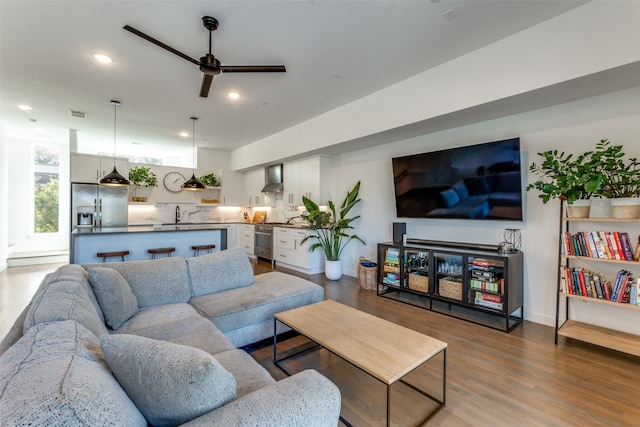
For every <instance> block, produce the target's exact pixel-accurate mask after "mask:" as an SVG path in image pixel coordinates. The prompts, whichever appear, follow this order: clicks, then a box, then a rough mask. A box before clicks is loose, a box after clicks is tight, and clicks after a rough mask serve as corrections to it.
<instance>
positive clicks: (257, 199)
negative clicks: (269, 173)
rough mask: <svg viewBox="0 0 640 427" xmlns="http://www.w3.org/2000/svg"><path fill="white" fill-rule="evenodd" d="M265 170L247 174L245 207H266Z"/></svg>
mask: <svg viewBox="0 0 640 427" xmlns="http://www.w3.org/2000/svg"><path fill="white" fill-rule="evenodd" d="M263 188H264V169H254V170H252V171H248V172H245V174H244V178H243V189H244V192H243V202H242V205H243V206H265V204H266V202H265V193H263V192H262V189H263Z"/></svg>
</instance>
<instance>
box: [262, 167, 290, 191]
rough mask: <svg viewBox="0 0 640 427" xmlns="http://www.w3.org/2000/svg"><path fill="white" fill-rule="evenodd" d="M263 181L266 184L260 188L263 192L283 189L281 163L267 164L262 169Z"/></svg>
mask: <svg viewBox="0 0 640 427" xmlns="http://www.w3.org/2000/svg"><path fill="white" fill-rule="evenodd" d="M264 182H265V183H266V185H265V186H264V188H263V189H262V190H261V191H262V192H263V193H279V192H281V191H283V189H284V185H283V184H282V163H280V164H277V165H271V166H267V167H266V168H265V170H264Z"/></svg>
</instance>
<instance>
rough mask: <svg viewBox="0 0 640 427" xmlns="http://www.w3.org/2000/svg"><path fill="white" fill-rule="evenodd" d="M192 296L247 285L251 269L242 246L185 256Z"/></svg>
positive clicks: (251, 276)
mask: <svg viewBox="0 0 640 427" xmlns="http://www.w3.org/2000/svg"><path fill="white" fill-rule="evenodd" d="M187 265H188V267H189V277H190V279H191V292H192V296H193V297H199V296H201V295H206V294H212V293H216V292H222V291H226V290H229V289H234V288H241V287H243V286H249V285H250V284H252V283H253V269H252V268H251V263H250V262H249V257H248V256H247V253H246V252H245V251H244V249H242V248H234V249H227V250H224V251H220V252H215V253H212V254H208V255H203V256H199V257H193V258H187Z"/></svg>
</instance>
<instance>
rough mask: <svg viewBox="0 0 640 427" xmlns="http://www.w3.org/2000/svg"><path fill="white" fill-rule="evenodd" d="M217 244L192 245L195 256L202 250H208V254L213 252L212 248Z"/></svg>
mask: <svg viewBox="0 0 640 427" xmlns="http://www.w3.org/2000/svg"><path fill="white" fill-rule="evenodd" d="M215 248H216V245H194V246H191V249H193V256H198V255H200V251H207V253H208V254H210V253H211V249H215Z"/></svg>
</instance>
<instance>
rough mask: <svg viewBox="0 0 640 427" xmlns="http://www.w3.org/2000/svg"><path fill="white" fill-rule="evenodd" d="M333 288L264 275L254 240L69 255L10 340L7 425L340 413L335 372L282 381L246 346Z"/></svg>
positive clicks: (291, 421)
mask: <svg viewBox="0 0 640 427" xmlns="http://www.w3.org/2000/svg"><path fill="white" fill-rule="evenodd" d="M323 298H324V291H323V289H322V287H320V286H318V285H316V284H314V283H311V282H309V281H307V280H304V279H301V278H299V277H296V276H292V275H287V274H283V273H279V272H270V273H264V274H261V275H257V276H253V272H252V269H251V265H250V263H249V260H248V258H247V256H246V254H245V253H244V251H243V250H242V249H237V250H236V249H232V250H227V251H222V252H219V253H215V254H209V255H204V256H200V257H197V258H186V259H185V258H178V257H173V258H164V259H159V260H153V261H134V262H125V263H112V264H90V265H83V266H79V265H65V266H63V267H60V268H59V269H58V270H56V271H55V272H53V273H51V274H49V275H47V276H46V277H45V278H44V280H43V281H42V283H41V285H40V288H39V289H38V291H37V292H36V294H35V295H34V297H33V299H32V301H31V302H30V304H29V306H28V307H27V308H26V309H25V311H24V312H23V313H22V315H21V316H20V318H19V319H18V320H17V321H16V323H15V324H14V325H13V327H12V329H11V331H10V332H9V334H8V335H7V336H6V337H5V339H4V340H3V341H2V343H0V425H107V424H109V425H127V426H129V425H141V426H142V425H147V424H150V425H189V426H197V425H202V426H204V425H207V426H212V425H220V426H223V425H224V426H229V425H256V426H259V425H274V426H275V425H277V426H303V425H304V426H328V425H337V423H338V417H339V412H340V393H339V391H338V389H337V387H336V386H335V385H334V384H333V383H331V382H330V381H329V380H328V379H326V378H325V377H323V376H322V375H320V374H319V373H318V372H316V371H314V370H307V371H304V372H301V373H299V374H297V375H294V376H292V377H289V378H286V379H284V380H281V381H278V382H276V381H275V380H274V379H273V378H272V377H271V376H270V375H269V374H268V372H267V371H266V370H265V369H264V368H263V367H262V366H260V365H259V364H258V363H257V362H255V361H254V360H253V359H252V358H251V357H250V356H249V355H248V354H247V353H246V352H244V351H243V350H240V349H238V348H237V347H240V346H244V345H247V344H250V343H253V342H256V341H259V340H262V339H265V338H269V337H272V336H273V332H274V331H273V314H275V313H276V312H279V311H283V310H288V309H291V308H295V307H299V306H301V305H305V304H310V303H314V302H318V301H321V300H322V299H323Z"/></svg>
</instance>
